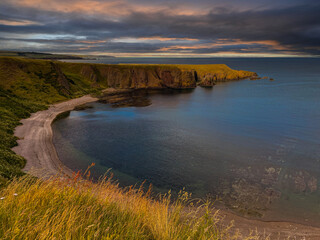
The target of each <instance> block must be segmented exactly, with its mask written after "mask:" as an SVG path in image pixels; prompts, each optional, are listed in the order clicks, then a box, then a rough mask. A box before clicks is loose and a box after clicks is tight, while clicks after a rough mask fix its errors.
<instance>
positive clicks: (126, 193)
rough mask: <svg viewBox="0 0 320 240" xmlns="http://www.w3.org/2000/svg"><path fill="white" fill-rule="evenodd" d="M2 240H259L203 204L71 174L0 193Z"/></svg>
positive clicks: (16, 184)
mask: <svg viewBox="0 0 320 240" xmlns="http://www.w3.org/2000/svg"><path fill="white" fill-rule="evenodd" d="M0 197H1V198H2V200H0V201H1V202H0V203H1V204H0V222H1V224H0V238H1V239H8V240H9V239H133V240H134V239H139V240H140V239H159V240H175V239H177V240H178V239H179V240H180V239H181V240H182V239H190V240H191V239H192V240H196V239H202V240H207V239H258V237H257V236H250V237H244V236H241V235H240V234H239V233H238V232H237V231H235V230H234V228H232V226H231V225H230V224H227V225H224V224H222V223H221V221H220V220H221V218H220V216H219V212H218V211H215V210H213V211H212V208H211V206H210V204H209V203H208V202H199V201H198V202H194V201H190V199H189V198H190V196H189V194H188V193H185V192H181V193H180V197H179V198H178V199H176V200H174V201H173V200H172V199H171V197H170V193H169V194H167V195H162V196H157V197H156V198H157V199H155V198H154V197H151V195H150V191H145V192H144V191H143V190H142V188H141V187H140V188H138V189H137V188H136V189H134V188H127V189H122V188H119V187H118V186H117V185H116V184H115V183H112V182H111V181H110V180H109V179H105V180H102V181H101V182H100V183H92V182H90V181H86V180H80V179H79V178H77V175H76V176H75V177H74V178H71V179H66V178H58V177H57V178H52V179H49V180H34V179H32V178H30V177H23V178H20V179H19V180H14V181H13V182H12V183H11V184H10V185H9V186H8V187H7V188H5V189H3V190H2V191H0Z"/></svg>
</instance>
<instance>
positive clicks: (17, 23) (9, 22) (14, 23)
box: [0, 20, 41, 26]
mask: <svg viewBox="0 0 320 240" xmlns="http://www.w3.org/2000/svg"><path fill="white" fill-rule="evenodd" d="M0 24H3V25H8V26H28V25H41V24H40V23H38V22H34V21H28V20H21V21H13V20H0Z"/></svg>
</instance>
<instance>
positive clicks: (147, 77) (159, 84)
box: [62, 63, 255, 89]
mask: <svg viewBox="0 0 320 240" xmlns="http://www.w3.org/2000/svg"><path fill="white" fill-rule="evenodd" d="M63 64H66V63H63ZM181 66H182V65H103V64H95V65H94V64H72V63H69V66H68V70H64V71H72V72H73V73H74V74H77V73H78V74H79V73H80V74H81V75H82V76H83V77H85V78H86V79H88V80H89V81H91V82H92V84H106V85H107V86H108V87H113V88H125V89H161V88H172V89H188V88H195V87H196V86H197V85H200V86H204V87H208V86H213V85H215V84H216V83H217V82H225V81H231V80H239V79H244V78H248V77H251V76H253V75H254V74H255V73H252V72H247V71H236V70H232V69H230V68H228V67H227V66H225V65H222V66H219V67H220V68H219V69H215V68H214V67H215V66H214V65H212V66H213V67H212V68H210V65H207V66H209V68H208V67H207V68H208V72H205V71H203V70H202V69H201V70H200V71H198V70H197V68H199V67H198V66H191V65H186V66H183V67H181ZM199 66H200V67H201V65H199ZM62 68H65V65H64V66H62Z"/></svg>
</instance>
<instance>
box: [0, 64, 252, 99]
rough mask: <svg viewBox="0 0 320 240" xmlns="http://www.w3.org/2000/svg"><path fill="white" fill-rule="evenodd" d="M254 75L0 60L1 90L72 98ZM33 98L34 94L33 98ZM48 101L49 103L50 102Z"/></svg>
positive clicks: (218, 68)
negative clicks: (112, 90) (106, 90)
mask: <svg viewBox="0 0 320 240" xmlns="http://www.w3.org/2000/svg"><path fill="white" fill-rule="evenodd" d="M254 75H255V73H252V72H247V71H236V70H233V69H230V68H229V67H227V66H226V65H223V64H212V65H142V64H139V65H108V64H90V63H66V62H58V61H46V60H30V59H22V58H0V78H2V79H1V81H0V87H1V86H2V87H3V88H4V89H7V90H10V91H12V92H16V91H20V92H23V93H24V94H25V95H30V94H31V92H30V88H34V90H35V91H33V92H32V93H35V92H36V91H38V94H43V95H48V94H49V93H50V94H51V96H52V98H56V96H57V95H56V93H58V94H59V95H60V96H62V98H70V97H75V96H78V95H81V94H82V93H83V92H90V91H94V90H96V89H101V88H108V87H112V88H116V89H163V88H171V89H189V88H195V87H196V86H198V85H200V86H205V87H208V86H209V87H210V86H213V85H214V84H216V83H217V82H224V81H231V80H238V79H243V78H249V77H251V76H254ZM31 95H32V94H31ZM48 101H49V100H48Z"/></svg>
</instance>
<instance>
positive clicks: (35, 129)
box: [12, 95, 98, 177]
mask: <svg viewBox="0 0 320 240" xmlns="http://www.w3.org/2000/svg"><path fill="white" fill-rule="evenodd" d="M97 100H98V99H97V98H94V97H91V96H89V95H86V96H83V97H81V98H76V99H72V100H69V101H66V102H61V103H57V104H54V105H52V106H50V107H49V109H48V110H44V111H40V112H36V113H33V114H32V115H31V117H30V118H28V119H23V120H21V123H22V125H20V126H18V127H17V128H16V129H15V132H14V135H15V136H17V137H18V138H19V140H18V146H16V147H14V148H13V149H12V150H13V151H14V152H15V153H16V154H18V155H20V156H22V157H24V158H25V159H26V160H27V164H26V166H25V167H24V169H23V170H24V171H25V172H27V173H30V174H32V175H34V176H37V177H50V176H53V175H56V174H58V173H59V174H66V175H71V174H72V171H71V170H70V169H68V168H67V167H66V166H64V165H63V164H62V162H61V161H60V159H59V157H58V155H57V152H56V149H55V147H54V145H53V142H52V137H53V132H52V128H51V124H52V122H53V121H54V119H55V118H56V117H57V116H58V115H59V114H60V113H63V112H66V111H70V110H73V109H74V107H76V106H78V105H82V104H85V103H89V102H94V101H97Z"/></svg>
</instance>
